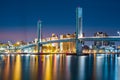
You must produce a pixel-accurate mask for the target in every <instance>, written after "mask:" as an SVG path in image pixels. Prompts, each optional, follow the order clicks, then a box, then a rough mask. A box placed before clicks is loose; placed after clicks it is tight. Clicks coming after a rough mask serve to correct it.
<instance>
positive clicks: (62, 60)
mask: <svg viewBox="0 0 120 80" xmlns="http://www.w3.org/2000/svg"><path fill="white" fill-rule="evenodd" d="M119 79H120V55H118V54H94V55H93V54H92V55H87V56H72V55H67V56H66V55H60V54H59V55H0V80H119Z"/></svg>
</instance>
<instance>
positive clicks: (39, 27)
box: [37, 20, 42, 53]
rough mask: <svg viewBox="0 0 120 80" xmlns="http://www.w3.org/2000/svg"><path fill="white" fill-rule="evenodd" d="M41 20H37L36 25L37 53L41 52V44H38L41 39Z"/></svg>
mask: <svg viewBox="0 0 120 80" xmlns="http://www.w3.org/2000/svg"><path fill="white" fill-rule="evenodd" d="M41 26H42V25H41V21H40V20H39V21H38V23H37V27H38V53H40V52H42V45H41V44H40V43H41V41H42V31H41Z"/></svg>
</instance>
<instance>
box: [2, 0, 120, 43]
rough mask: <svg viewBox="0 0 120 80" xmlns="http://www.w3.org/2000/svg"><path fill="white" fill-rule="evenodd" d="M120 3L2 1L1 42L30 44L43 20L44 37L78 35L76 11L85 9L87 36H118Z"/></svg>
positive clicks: (94, 0) (112, 0) (114, 0)
mask: <svg viewBox="0 0 120 80" xmlns="http://www.w3.org/2000/svg"><path fill="white" fill-rule="evenodd" d="M119 4H120V1H119V0H0V41H2V42H4V41H7V40H12V41H17V40H25V41H31V40H33V39H34V38H35V37H37V36H36V35H37V34H36V33H37V32H36V31H37V27H36V25H37V21H38V20H39V19H40V20H42V31H43V36H44V37H46V36H49V35H51V33H56V34H58V35H59V34H65V33H74V32H75V20H76V19H75V17H76V16H75V9H76V7H78V6H79V7H82V8H83V31H84V33H85V35H86V36H92V35H93V33H94V32H97V31H103V32H107V33H108V34H109V35H117V33H116V31H117V30H120V5H119Z"/></svg>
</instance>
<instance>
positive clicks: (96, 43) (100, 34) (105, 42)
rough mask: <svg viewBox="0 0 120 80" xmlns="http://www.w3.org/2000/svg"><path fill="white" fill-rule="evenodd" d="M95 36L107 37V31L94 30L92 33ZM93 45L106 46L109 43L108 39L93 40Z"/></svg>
mask: <svg viewBox="0 0 120 80" xmlns="http://www.w3.org/2000/svg"><path fill="white" fill-rule="evenodd" d="M94 36H95V37H108V35H107V33H103V32H96V33H95V34H94ZM94 45H95V46H103V45H105V46H107V45H109V41H94Z"/></svg>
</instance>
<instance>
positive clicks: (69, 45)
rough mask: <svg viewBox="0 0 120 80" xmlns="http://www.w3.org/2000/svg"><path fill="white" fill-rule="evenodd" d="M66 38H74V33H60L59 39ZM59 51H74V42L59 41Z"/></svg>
mask: <svg viewBox="0 0 120 80" xmlns="http://www.w3.org/2000/svg"><path fill="white" fill-rule="evenodd" d="M66 38H75V34H66V35H60V39H66ZM60 52H63V53H66V52H69V53H71V52H72V53H74V52H75V42H61V43H60Z"/></svg>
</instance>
